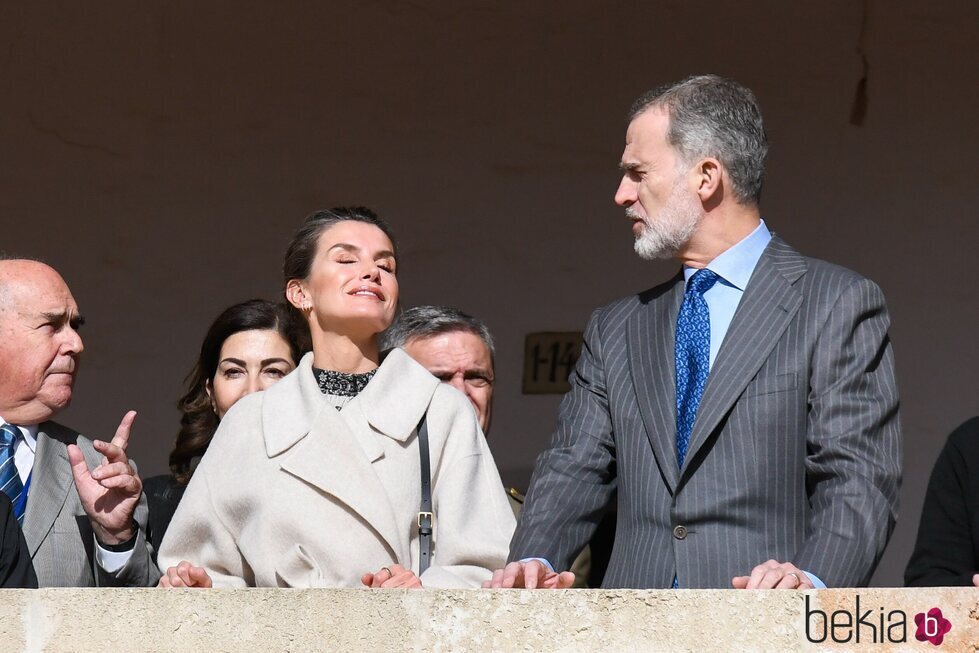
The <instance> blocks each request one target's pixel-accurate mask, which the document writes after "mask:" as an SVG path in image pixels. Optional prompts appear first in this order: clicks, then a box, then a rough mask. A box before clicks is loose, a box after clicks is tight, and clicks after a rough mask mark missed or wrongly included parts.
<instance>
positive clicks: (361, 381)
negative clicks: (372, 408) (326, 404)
mask: <svg viewBox="0 0 979 653" xmlns="http://www.w3.org/2000/svg"><path fill="white" fill-rule="evenodd" d="M376 372H377V369H373V370H371V371H370V372H364V373H363V374H348V373H346V372H335V371H333V370H321V369H319V368H318V367H314V368H313V376H314V377H316V384H317V385H318V386H319V387H320V391H321V392H322V393H323V394H324V395H326V397H327V399H329V401H330V403H332V404H333V406H334V407H335V408H336V409H337V410H340V409H341V408H343V407H344V406H345V405H346V404H347V403H349V402H350V400H351V399H353V398H354V397H356V396H357V395H359V394H360V391H361V390H363V389H364V388H366V387H367V384H368V383H370V380H371V379H373V378H374V374H375V373H376Z"/></svg>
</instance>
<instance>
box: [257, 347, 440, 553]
mask: <svg viewBox="0 0 979 653" xmlns="http://www.w3.org/2000/svg"><path fill="white" fill-rule="evenodd" d="M419 371H420V373H419ZM406 376H407V379H406ZM287 382H289V383H288V384H287ZM395 384H397V386H398V388H399V389H400V392H392V391H391V389H392V388H393V387H394V385H395ZM437 385H438V380H437V379H436V378H435V377H433V376H432V375H431V374H428V372H427V371H426V370H425V369H424V368H422V367H421V366H419V365H418V364H417V363H415V362H414V361H413V360H411V358H409V357H408V356H407V354H405V353H404V352H402V351H401V350H393V351H392V352H390V353H389V354H388V357H387V358H386V359H385V361H384V363H383V364H382V365H381V367H380V369H378V371H377V374H376V375H375V376H374V378H373V379H371V382H370V383H369V384H368V385H367V387H366V388H365V389H364V391H363V392H361V394H360V395H359V396H357V397H356V398H355V399H353V400H352V401H351V402H350V403H348V404H347V405H346V406H344V407H343V410H342V411H340V412H338V411H336V410H335V409H334V408H333V407H332V406H331V405H330V404H329V403H328V402H327V401H326V400H325V398H324V397H323V395H322V393H321V391H320V389H319V387H318V386H317V384H316V381H315V379H314V378H313V373H312V354H307V355H306V356H305V357H304V358H303V360H302V361H301V362H300V364H299V367H298V368H297V369H296V371H295V372H294V373H293V374H291V375H289V377H288V378H286V379H283V380H282V381H281V382H280V383H277V384H276V385H274V386H272V387H271V388H269V389H268V390H266V399H265V404H264V407H263V416H262V420H263V428H264V432H265V434H266V448H267V453H268V455H269V456H270V457H274V456H279V455H281V457H282V461H281V463H280V464H281V467H282V469H283V470H284V471H285V472H287V473H289V474H292V475H293V476H295V477H297V478H299V479H301V480H302V481H304V482H306V483H309V484H311V485H313V486H314V487H316V488H318V489H320V490H322V491H323V492H326V493H328V494H330V495H332V496H333V497H335V498H336V499H337V500H339V501H341V502H342V503H344V504H345V505H347V506H348V507H349V508H350V509H351V510H353V511H354V512H356V513H357V514H358V515H360V516H361V518H362V519H363V520H364V522H366V523H367V524H368V525H369V526H370V527H371V528H372V529H374V531H375V532H377V534H378V536H379V537H380V538H381V539H383V540H384V542H385V543H386V544H387V545H388V547H390V549H391V551H392V553H393V555H394V557H395V559H397V560H399V561H401V562H403V563H404V564H410V560H409V546H408V533H409V530H410V529H408V528H405V525H404V524H402V523H401V522H399V521H398V518H397V515H396V514H395V511H394V509H393V507H392V502H391V499H390V496H389V494H388V489H387V488H386V487H385V485H384V483H383V482H382V481H381V479H380V477H379V476H378V469H379V467H378V465H382V464H383V461H384V457H385V456H384V446H383V443H382V441H381V438H383V437H385V436H387V437H390V438H392V439H395V440H398V441H401V442H403V441H404V440H406V439H407V438H408V437H409V436H410V435H411V434H412V433H413V431H414V426H415V425H416V424H417V423H418V420H419V419H420V418H421V416H422V415H423V414H424V413H425V410H426V409H427V407H428V403H429V401H430V400H431V397H432V394H433V393H434V391H435V387H436V386H437ZM405 387H408V388H411V389H412V391H411V394H410V396H407V397H406V396H405V393H404V388H405ZM426 388H427V390H426ZM365 418H366V421H365ZM412 469H414V467H413V468H412ZM401 517H402V521H403V520H404V519H405V516H403V515H402V516H401Z"/></svg>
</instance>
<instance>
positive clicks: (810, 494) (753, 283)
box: [510, 237, 901, 588]
mask: <svg viewBox="0 0 979 653" xmlns="http://www.w3.org/2000/svg"><path fill="white" fill-rule="evenodd" d="M683 291H684V283H683V276H682V275H678V276H677V277H675V278H674V279H673V280H671V281H669V282H667V283H665V284H663V285H661V286H657V287H656V288H653V289H651V290H648V291H646V292H644V293H641V294H639V295H636V296H633V297H628V298H626V299H623V300H621V301H618V302H616V303H614V304H611V305H609V306H607V307H605V308H602V309H599V310H598V311H596V312H595V313H594V314H593V315H592V319H591V321H590V323H589V325H588V328H587V330H586V333H585V345H584V348H583V350H582V355H581V358H580V359H579V361H578V364H577V367H576V370H575V372H574V373H573V374H572V377H571V391H570V392H569V393H568V394H567V395H566V396H565V398H564V400H563V401H562V403H561V410H560V416H559V422H558V429H557V432H556V433H555V434H554V437H553V440H552V443H551V447H550V448H549V449H548V450H547V451H545V452H544V453H543V454H541V456H540V458H539V459H538V461H537V467H536V469H535V472H534V477H533V480H532V481H531V486H530V491H529V493H528V496H527V504H526V505H525V507H524V512H523V515H522V517H521V519H520V523H519V525H518V527H517V531H516V533H515V534H514V538H513V542H512V546H511V550H510V559H511V560H517V559H522V558H529V557H542V558H545V559H548V560H549V561H551V562H552V563H553V564H555V566H556V567H558V568H560V569H567V566H568V564H569V563H570V560H571V559H572V558H573V556H574V555H575V554H576V553H577V552H578V551H579V550H580V549H581V547H582V546H583V545H584V543H585V542H586V541H587V540H588V539H589V537H590V536H591V534H592V532H593V530H594V528H595V525H596V523H597V521H598V519H599V518H600V515H601V511H602V510H603V508H604V507H605V505H606V503H607V502H608V501H609V499H610V497H611V495H612V493H613V491H614V490H616V489H617V491H618V514H617V524H616V537H615V543H614V546H613V550H612V556H611V559H610V561H609V567H608V572H607V574H606V576H605V579H604V582H603V585H604V586H606V587H661V588H665V587H670V585H671V583H672V581H673V578H674V575H675V576H676V577H677V579H678V581H679V584H680V586H681V587H686V588H710V587H718V588H723V587H730V586H731V579H732V578H733V577H734V576H739V575H746V574H748V573H749V572H750V570H751V569H752V568H753V567H754V566H756V565H758V564H760V563H762V562H764V561H766V560H768V559H770V558H774V559H776V560H780V561H788V562H792V563H794V564H796V565H797V566H798V567H800V568H801V569H804V570H806V571H810V572H812V573H814V574H815V575H817V576H818V577H819V578H820V579H821V580H823V581H824V582H825V583H826V584H827V585H829V586H831V587H833V586H836V587H846V586H858V585H862V584H865V583H866V582H867V581H868V579H869V578H870V576H871V574H872V572H873V570H874V568H875V566H876V565H877V562H878V561H879V559H880V556H881V554H882V552H883V550H884V546H885V544H886V543H887V540H888V538H889V537H890V533H891V531H892V529H893V526H894V521H895V516H896V511H897V501H898V486H899V484H900V469H901V468H900V464H901V437H900V426H899V422H898V394H897V386H896V383H895V379H894V360H893V355H892V351H891V346H890V341H889V339H888V337H887V328H888V325H889V318H888V314H887V310H886V308H885V305H884V298H883V296H882V294H881V292H880V289H879V288H878V287H877V286H876V285H874V284H873V283H871V282H870V281H867V280H866V279H864V278H862V277H860V276H859V275H857V274H856V273H854V272H851V271H849V270H845V269H843V268H840V267H837V266H834V265H830V264H828V263H825V262H822V261H818V260H815V259H809V258H805V257H803V256H800V255H799V254H798V253H797V252H796V251H795V250H793V249H792V248H791V247H789V246H788V245H787V244H785V242H784V241H782V240H781V239H780V238H778V237H775V238H773V240H772V241H771V243H769V245H768V247H767V248H766V250H765V252H764V254H763V255H762V257H761V259H760V260H759V261H758V264H757V266H756V268H755V270H754V273H753V275H752V277H751V280H750V282H749V284H748V286H747V288H746V289H745V293H744V296H743V297H742V299H741V302H740V304H739V306H738V309H737V312H736V313H735V315H734V319H733V320H732V322H731V325H730V328H729V329H728V332H727V335H726V336H725V339H724V342H723V343H722V345H721V348H720V351H719V352H718V355H717V359H716V360H715V362H714V365H713V367H712V368H711V371H710V376H709V378H708V381H707V386H706V388H705V390H704V394H703V398H702V400H701V403H700V408H699V411H698V414H697V420H696V423H695V424H694V427H693V432H692V434H691V439H690V445H689V449H688V453H687V456H686V459H685V461H684V465H683V468H682V469H679V468H678V465H677V454H676V391H675V380H674V375H675V371H674V331H675V327H676V318H677V313H678V311H679V308H680V304H681V302H682V300H683Z"/></svg>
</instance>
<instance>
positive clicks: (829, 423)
mask: <svg viewBox="0 0 979 653" xmlns="http://www.w3.org/2000/svg"><path fill="white" fill-rule="evenodd" d="M889 323H890V319H889V317H888V314H887V308H886V306H885V304H884V297H883V294H882V293H881V291H880V289H879V288H878V287H877V286H876V285H875V284H874V283H873V282H871V281H868V280H866V279H859V280H856V281H854V282H852V283H850V284H849V285H848V286H846V287H845V288H844V289H843V290H842V292H841V293H840V295H839V297H838V298H837V300H836V302H835V305H834V306H833V307H832V308H831V310H830V311H829V314H828V317H827V320H826V323H825V325H824V326H823V327H822V328H821V330H820V333H819V336H818V338H817V341H816V343H815V348H814V351H813V361H812V371H811V375H810V391H809V405H810V408H809V418H808V419H809V424H808V429H807V441H806V444H807V452H808V453H807V457H806V461H805V464H806V486H807V488H806V489H807V493H808V496H809V503H810V505H811V515H810V520H809V524H810V527H809V532H810V535H809V537H808V538H807V539H806V541H805V542H804V543H803V545H802V547H801V549H800V551H799V552H798V555H797V556H796V559H795V560H792V561H791V562H793V563H794V564H796V565H797V566H798V567H799V568H800V569H804V570H806V571H809V572H812V573H814V574H815V575H816V576H818V577H819V578H820V579H821V580H822V581H823V582H824V583H826V585H827V586H829V587H859V586H863V585H866V584H867V582H868V581H869V580H870V576H871V574H872V573H873V571H874V569H875V568H876V566H877V562H878V561H879V560H880V556H881V555H882V553H883V551H884V547H885V545H886V544H887V540H888V539H889V538H890V535H891V532H892V531H893V529H894V523H895V520H896V518H897V507H898V490H899V489H900V484H901V427H900V422H899V417H898V404H899V402H898V390H897V381H896V379H895V374H894V355H893V351H892V349H891V343H890V339H889V338H888V335H887V329H888V326H889Z"/></svg>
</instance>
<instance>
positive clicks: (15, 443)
mask: <svg viewBox="0 0 979 653" xmlns="http://www.w3.org/2000/svg"><path fill="white" fill-rule="evenodd" d="M81 324H82V318H81V315H80V314H79V312H78V305H77V304H76V303H75V299H74V297H72V295H71V291H70V290H68V286H67V285H66V284H65V281H64V279H62V278H61V275H59V274H58V273H57V272H56V271H55V270H54V269H52V268H51V267H49V266H47V265H45V264H43V263H40V262H37V261H29V260H21V259H9V258H6V259H2V260H0V365H2V366H3V374H2V375H0V433H2V437H0V470H2V472H0V473H2V474H3V475H2V477H0V488H2V490H3V492H4V493H6V494H7V495H8V496H9V497H10V499H11V501H12V502H13V505H14V511H15V516H16V518H17V520H18V521H21V522H22V524H23V529H24V537H25V538H26V540H27V545H28V548H29V550H30V554H31V557H32V559H33V563H34V569H35V570H36V571H37V578H38V582H39V584H40V585H41V586H42V587H45V586H67V587H72V586H75V587H77V586H82V587H85V586H96V585H99V586H106V585H108V586H113V585H122V586H149V585H154V584H156V581H157V579H158V578H159V576H160V574H159V571H158V570H157V568H156V566H155V565H154V564H153V563H152V561H151V560H150V554H149V550H148V548H147V545H146V539H145V537H144V535H143V533H144V530H145V525H146V499H145V498H144V497H143V494H142V483H141V482H140V479H139V476H138V475H137V474H136V470H135V467H134V466H133V465H132V463H131V462H130V460H129V458H128V457H127V455H126V446H127V444H128V441H129V432H130V428H131V427H132V423H133V419H135V416H136V413H134V412H129V413H127V414H126V416H125V417H124V418H123V420H122V423H121V424H120V425H119V429H118V430H117V431H116V434H115V436H114V437H113V438H112V440H111V442H104V441H101V440H96V441H94V442H92V441H91V440H88V439H87V438H85V437H83V436H81V435H80V434H78V433H77V432H75V431H73V430H71V429H69V428H66V427H64V426H61V425H60V424H57V423H55V422H53V421H51V419H52V418H53V417H54V416H55V415H56V414H57V413H58V412H59V411H61V410H62V409H63V408H65V407H66V406H67V405H68V403H69V402H70V401H71V395H72V390H73V386H74V382H75V375H76V373H77V370H78V360H79V356H80V354H81V353H82V349H83V345H82V340H81V337H80V336H79V335H78V328H79V327H80V326H81Z"/></svg>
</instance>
